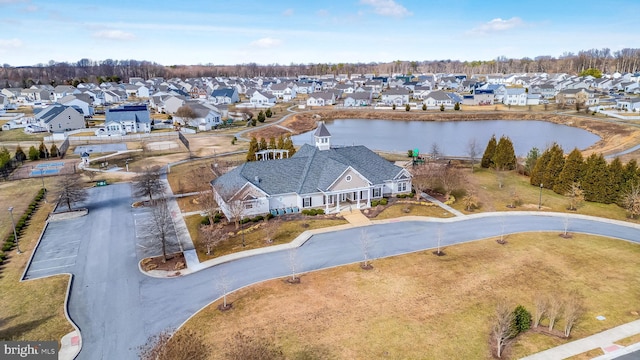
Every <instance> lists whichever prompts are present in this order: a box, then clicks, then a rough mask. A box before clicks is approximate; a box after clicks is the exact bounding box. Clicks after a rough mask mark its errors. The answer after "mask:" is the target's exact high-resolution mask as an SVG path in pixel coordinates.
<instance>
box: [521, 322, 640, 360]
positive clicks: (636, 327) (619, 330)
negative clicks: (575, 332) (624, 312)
mask: <svg viewBox="0 0 640 360" xmlns="http://www.w3.org/2000/svg"><path fill="white" fill-rule="evenodd" d="M636 334H640V320H636V321H633V322H630V323H627V324H624V325H620V326H617V327H614V328H613V329H609V330H606V331H603V332H601V333H597V334H595V335H591V336H587V337H586V338H583V339H580V340H576V341H572V342H570V343H567V344H564V345H560V346H556V347H554V348H551V349H549V350H545V351H542V352H539V353H537V354H533V355H530V356H527V357H525V358H522V360H548V359H566V358H568V357H571V356H575V355H578V354H582V353H584V352H587V351H589V350H592V349H597V348H601V349H602V350H603V351H604V352H605V355H602V356H600V357H598V358H597V359H615V358H616V357H618V356H621V355H624V354H626V353H629V351H631V350H634V349H635V350H639V349H640V344H634V345H632V346H629V347H626V348H625V347H624V346H621V345H617V344H614V342H615V341H618V340H621V339H624V338H627V337H629V336H632V335H636ZM625 349H626V351H625Z"/></svg>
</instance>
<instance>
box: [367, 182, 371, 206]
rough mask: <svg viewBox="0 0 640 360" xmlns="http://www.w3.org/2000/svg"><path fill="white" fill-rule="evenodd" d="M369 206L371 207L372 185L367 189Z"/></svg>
mask: <svg viewBox="0 0 640 360" xmlns="http://www.w3.org/2000/svg"><path fill="white" fill-rule="evenodd" d="M367 207H368V208H369V207H371V187H369V188H368V189H367Z"/></svg>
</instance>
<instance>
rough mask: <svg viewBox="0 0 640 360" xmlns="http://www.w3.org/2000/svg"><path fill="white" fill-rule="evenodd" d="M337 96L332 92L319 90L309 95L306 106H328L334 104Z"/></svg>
mask: <svg viewBox="0 0 640 360" xmlns="http://www.w3.org/2000/svg"><path fill="white" fill-rule="evenodd" d="M336 99H337V96H336V94H335V93H333V92H319V93H313V94H311V95H309V97H308V98H307V106H329V105H335V103H336Z"/></svg>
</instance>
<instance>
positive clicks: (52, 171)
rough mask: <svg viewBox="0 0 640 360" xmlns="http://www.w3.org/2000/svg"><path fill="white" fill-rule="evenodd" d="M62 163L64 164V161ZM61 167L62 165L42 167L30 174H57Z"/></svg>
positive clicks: (32, 175)
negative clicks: (49, 167)
mask: <svg viewBox="0 0 640 360" xmlns="http://www.w3.org/2000/svg"><path fill="white" fill-rule="evenodd" d="M62 165H64V163H62ZM60 169H62V166H60V167H58V168H51V169H47V168H43V167H41V168H40V169H33V170H31V174H29V176H31V177H34V176H41V175H56V174H58V173H60Z"/></svg>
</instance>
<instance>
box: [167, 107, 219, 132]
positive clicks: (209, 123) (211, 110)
mask: <svg viewBox="0 0 640 360" xmlns="http://www.w3.org/2000/svg"><path fill="white" fill-rule="evenodd" d="M185 106H188V107H189V108H190V109H191V110H193V113H194V114H195V115H196V117H195V118H193V119H183V118H181V117H179V116H174V117H173V121H175V122H177V123H179V124H181V125H188V126H192V127H195V128H197V129H198V130H200V131H209V130H212V129H215V128H216V127H217V126H218V125H220V124H222V115H221V113H220V111H218V109H216V108H215V107H213V106H211V105H209V106H207V105H206V104H202V103H198V102H191V101H190V102H187V103H186V104H185Z"/></svg>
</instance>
